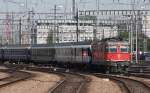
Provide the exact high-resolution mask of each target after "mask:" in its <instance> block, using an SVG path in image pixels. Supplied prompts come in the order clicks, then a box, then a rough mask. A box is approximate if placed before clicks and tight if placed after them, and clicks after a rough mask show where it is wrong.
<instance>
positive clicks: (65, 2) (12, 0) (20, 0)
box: [0, 0, 150, 12]
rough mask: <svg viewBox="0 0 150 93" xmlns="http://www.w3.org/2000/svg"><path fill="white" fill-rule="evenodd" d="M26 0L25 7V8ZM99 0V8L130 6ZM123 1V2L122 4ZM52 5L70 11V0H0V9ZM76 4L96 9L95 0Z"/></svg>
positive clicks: (39, 9) (44, 9) (80, 0)
mask: <svg viewBox="0 0 150 93" xmlns="http://www.w3.org/2000/svg"><path fill="white" fill-rule="evenodd" d="M26 1H27V2H28V3H27V8H28V9H27V8H26ZM114 1H115V3H113V0H99V9H129V8H131V5H130V3H131V0H119V1H120V4H118V0H114ZM135 1H136V3H137V6H136V7H138V8H139V7H140V8H141V7H142V8H143V7H144V8H147V7H149V6H150V4H149V3H148V1H149V0H146V2H145V3H143V1H144V0H135ZM122 3H123V4H122ZM54 5H57V7H58V8H59V9H61V10H59V11H64V10H66V11H71V5H72V0H0V11H1V12H5V11H10V12H13V11H25V10H29V9H30V10H31V9H34V10H35V11H37V12H50V11H52V10H53V9H54ZM76 5H77V6H78V7H79V8H80V9H90V10H92V9H97V7H96V6H97V5H96V0H76Z"/></svg>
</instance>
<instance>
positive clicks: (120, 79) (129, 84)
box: [95, 74, 150, 93]
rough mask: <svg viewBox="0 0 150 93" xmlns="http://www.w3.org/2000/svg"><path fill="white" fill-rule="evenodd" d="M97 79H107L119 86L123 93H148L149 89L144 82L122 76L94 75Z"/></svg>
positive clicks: (149, 92)
mask: <svg viewBox="0 0 150 93" xmlns="http://www.w3.org/2000/svg"><path fill="white" fill-rule="evenodd" d="M95 76H97V77H103V78H109V79H110V80H113V81H115V82H117V83H118V84H119V86H120V87H121V89H122V90H123V92H125V93H150V87H149V86H148V85H146V84H145V83H144V82H141V81H138V80H135V79H131V78H128V77H124V76H116V75H106V74H105V75H104V74H95Z"/></svg>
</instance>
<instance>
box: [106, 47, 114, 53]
mask: <svg viewBox="0 0 150 93" xmlns="http://www.w3.org/2000/svg"><path fill="white" fill-rule="evenodd" d="M105 52H112V53H115V52H117V47H113V46H111V47H106V48H105Z"/></svg>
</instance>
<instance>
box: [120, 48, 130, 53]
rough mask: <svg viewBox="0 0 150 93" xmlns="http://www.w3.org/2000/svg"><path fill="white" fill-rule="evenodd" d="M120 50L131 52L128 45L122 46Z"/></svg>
mask: <svg viewBox="0 0 150 93" xmlns="http://www.w3.org/2000/svg"><path fill="white" fill-rule="evenodd" d="M120 51H121V52H129V48H128V47H120Z"/></svg>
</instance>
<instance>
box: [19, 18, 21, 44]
mask: <svg viewBox="0 0 150 93" xmlns="http://www.w3.org/2000/svg"><path fill="white" fill-rule="evenodd" d="M19 45H21V18H20V20H19Z"/></svg>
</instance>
